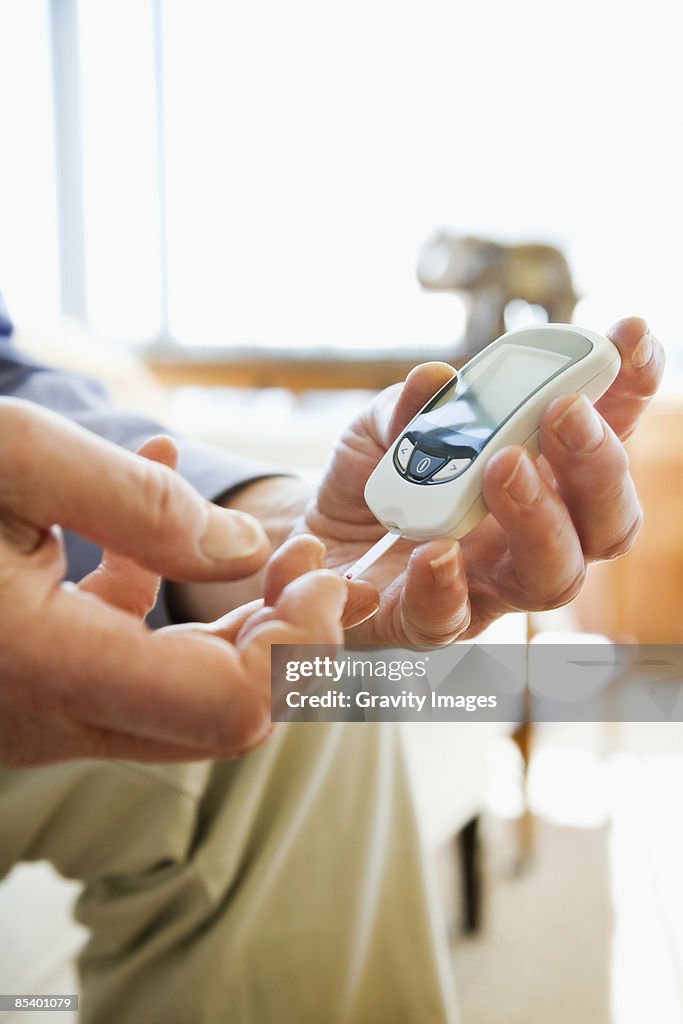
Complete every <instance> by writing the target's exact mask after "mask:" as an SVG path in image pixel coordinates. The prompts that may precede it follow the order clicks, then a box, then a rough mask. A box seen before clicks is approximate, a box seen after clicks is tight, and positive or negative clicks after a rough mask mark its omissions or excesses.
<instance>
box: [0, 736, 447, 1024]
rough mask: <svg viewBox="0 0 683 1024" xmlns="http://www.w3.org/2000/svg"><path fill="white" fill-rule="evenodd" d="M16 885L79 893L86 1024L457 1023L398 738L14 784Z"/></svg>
mask: <svg viewBox="0 0 683 1024" xmlns="http://www.w3.org/2000/svg"><path fill="white" fill-rule="evenodd" d="M0 822H1V823H2V824H1V829H2V831H1V832H0V876H2V875H3V874H5V873H6V872H7V871H9V869H10V868H11V867H12V865H13V864H14V863H15V862H16V861H19V860H34V859H47V860H49V861H51V862H52V863H53V864H54V865H55V867H56V868H57V869H58V871H60V872H61V873H62V874H63V875H65V876H66V877H68V878H76V879H81V880H82V881H83V882H84V889H83V894H82V896H81V898H80V899H79V901H78V904H77V909H76V914H77V917H78V920H79V921H81V922H82V923H83V924H84V925H86V926H87V928H89V929H90V932H91V938H90V941H89V942H88V944H87V946H86V948H85V950H84V953H83V955H82V957H81V960H80V971H81V978H82V999H81V1006H82V1018H81V1019H82V1020H83V1021H84V1022H87V1024H289V1022H292V1024H384V1022H387V1024H403V1022H405V1024H408V1022H410V1024H445V1022H452V1021H453V1020H454V1019H455V1011H454V1008H453V1007H454V1003H453V996H452V992H451V988H450V970H449V967H448V962H447V953H446V943H445V937H444V935H443V931H442V927H441V924H440V922H439V921H435V919H434V916H433V904H432V901H431V900H430V897H429V891H428V885H427V882H426V877H425V871H424V861H423V855H422V852H421V850H420V844H419V841H418V834H417V829H416V822H415V817H414V812H413V807H412V804H411V797H410V792H409V788H408V783H407V779H406V773H405V764H404V759H403V752H402V748H401V746H400V736H399V733H398V730H397V727H395V726H393V725H392V724H390V723H383V724H379V723H375V724H362V723H334V724H302V725H289V726H284V727H281V728H280V730H279V731H278V732H277V733H276V735H275V737H274V738H273V739H271V740H270V742H269V743H268V744H267V745H266V746H265V747H263V748H262V749H261V750H259V751H258V752H257V753H255V754H253V755H251V756H250V757H248V758H245V759H244V760H242V761H240V762H235V763H231V764H213V765H179V766H173V767H157V766H154V767H151V766H149V767H148V766H144V765H136V764H131V763H128V762H94V761H88V762H83V761H81V762H74V763H71V764H66V765H58V766H54V767H50V768H39V769H29V770H21V771H2V770H0Z"/></svg>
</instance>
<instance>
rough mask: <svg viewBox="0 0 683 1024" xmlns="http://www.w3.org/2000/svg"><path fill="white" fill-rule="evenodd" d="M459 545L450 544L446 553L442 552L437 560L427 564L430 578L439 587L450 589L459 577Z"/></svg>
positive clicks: (434, 559)
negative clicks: (430, 572) (430, 574)
mask: <svg viewBox="0 0 683 1024" xmlns="http://www.w3.org/2000/svg"><path fill="white" fill-rule="evenodd" d="M459 556H460V545H459V544H458V543H455V544H452V545H451V547H450V548H449V549H448V551H444V553H443V554H442V555H439V556H438V558H433V559H432V560H431V562H430V563H429V568H430V569H431V570H432V578H433V580H434V582H435V583H436V585H437V586H439V587H450V586H452V584H453V583H455V581H456V580H457V578H458V576H459V575H460V557H459Z"/></svg>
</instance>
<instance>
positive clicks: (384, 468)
mask: <svg viewBox="0 0 683 1024" xmlns="http://www.w3.org/2000/svg"><path fill="white" fill-rule="evenodd" d="M619 367H620V356H619V352H618V350H617V348H616V347H615V346H614V345H613V344H612V342H611V341H608V339H607V338H604V337H603V336H602V335H601V334H598V333H596V332H595V331H590V330H586V329H584V328H579V327H574V326H572V325H570V324H544V325H542V326H536V327H523V328H520V329H518V330H514V331H509V332H508V333H507V334H504V335H503V336H502V337H501V338H498V339H497V340H496V341H494V342H492V343H491V344H490V345H488V346H487V347H486V348H485V349H484V350H483V351H482V352H480V353H479V354H478V355H476V356H475V357H474V358H473V359H471V360H470V362H469V363H466V365H465V366H463V367H462V369H461V370H460V371H459V372H458V374H457V375H456V376H455V377H453V379H452V380H450V381H449V382H448V383H447V384H445V385H444V386H443V387H442V388H441V389H440V390H439V391H438V392H437V393H436V394H435V395H434V397H433V398H431V399H430V400H429V401H428V402H427V404H426V405H425V406H424V408H423V409H421V410H420V412H419V413H418V414H417V416H415V418H414V419H413V420H411V421H410V423H409V424H408V426H407V427H406V428H405V429H404V430H403V431H402V432H401V434H400V435H399V437H398V438H397V440H396V441H395V443H394V444H393V445H392V446H391V448H390V449H389V451H388V452H387V453H386V455H385V456H384V457H383V458H382V460H381V462H380V463H379V464H378V465H377V467H376V469H375V470H374V472H373V474H372V476H371V477H370V479H369V480H368V482H367V484H366V487H365V500H366V502H367V504H368V507H369V508H370V510H371V511H372V513H373V514H374V515H375V516H376V517H377V519H378V520H379V521H380V523H382V525H383V526H384V527H385V528H386V529H387V530H388V531H389V534H388V536H386V537H383V538H382V540H381V541H380V542H379V543H378V544H377V545H375V547H374V548H371V549H370V551H369V552H368V553H367V554H366V555H365V556H364V557H363V558H362V559H360V561H359V562H357V563H356V565H354V566H353V568H352V569H351V570H350V571H349V572H347V573H346V577H347V579H355V578H356V577H357V576H359V575H360V574H361V572H362V571H363V570H364V569H366V568H368V567H369V565H371V564H372V563H373V562H374V561H375V560H376V559H377V558H378V557H379V556H380V555H381V554H382V553H383V552H384V551H385V550H387V548H388V547H390V546H391V544H392V543H393V542H394V541H395V540H396V539H398V537H406V538H408V539H409V540H418V541H421V540H429V539H431V538H435V537H462V536H463V535H464V534H466V533H467V532H468V531H469V530H471V529H472V528H473V527H474V526H476V525H477V523H478V522H479V521H480V520H481V519H482V518H483V517H484V516H485V515H486V511H487V510H486V505H485V503H484V498H483V496H482V482H483V478H484V469H485V467H486V463H487V462H488V460H489V459H490V458H491V456H492V455H495V453H496V452H497V451H500V449H501V448H505V447H507V445H522V446H523V447H524V448H526V449H527V450H528V451H529V452H530V453H531V454H533V455H536V454H538V450H539V449H538V433H539V423H540V419H541V416H542V414H543V411H544V410H545V409H546V407H547V406H548V404H549V403H550V402H551V401H552V400H553V399H554V398H557V397H559V396H560V395H566V394H572V393H575V392H579V393H583V394H585V395H587V397H588V398H589V399H590V400H591V401H592V402H595V401H596V400H597V399H598V398H600V396H601V395H602V394H604V392H605V391H606V390H607V388H608V387H609V386H610V384H611V383H612V381H613V380H614V378H615V377H616V376H617V373H618V372H619Z"/></svg>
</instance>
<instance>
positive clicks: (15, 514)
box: [0, 400, 377, 766]
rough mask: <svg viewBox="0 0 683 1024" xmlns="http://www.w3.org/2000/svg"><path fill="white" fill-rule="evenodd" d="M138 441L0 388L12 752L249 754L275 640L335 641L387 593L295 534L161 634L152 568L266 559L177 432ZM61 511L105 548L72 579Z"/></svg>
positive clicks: (159, 756) (0, 521) (258, 731)
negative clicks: (225, 592)
mask: <svg viewBox="0 0 683 1024" xmlns="http://www.w3.org/2000/svg"><path fill="white" fill-rule="evenodd" d="M141 451H142V453H143V454H144V455H145V456H146V457H147V459H142V458H139V457H138V456H135V455H131V454H129V453H127V452H124V451H122V450H121V449H119V448H116V447H115V446H113V445H110V444H107V443H106V442H103V441H101V440H99V439H98V438H96V437H94V436H93V435H92V434H89V433H87V432H86V431H84V430H81V429H80V428H78V427H75V426H73V425H72V424H70V423H68V422H67V421H66V420H63V419H62V418H61V417H58V416H55V415H53V414H51V413H47V412H45V411H44V410H40V409H37V408H35V407H34V406H32V405H29V404H27V403H23V402H18V401H12V400H1V401H0V763H1V764H4V765H7V766H18V765H36V764H45V763H49V762H53V761H61V760H65V759H69V758H75V757H116V758H132V759H135V760H139V761H157V762H159V761H179V760H190V759H201V758H221V759H225V758H231V757H237V756H240V755H241V754H243V753H245V752H246V751H248V750H250V749H252V748H253V747H255V746H257V745H258V744H259V743H261V742H262V741H263V740H264V739H265V738H266V737H267V736H268V734H269V733H270V731H271V729H272V726H271V722H270V646H271V644H272V643H314V642H315V643H339V642H341V639H342V625H341V619H342V614H344V615H345V617H346V619H347V620H348V621H351V622H358V621H360V620H361V619H362V618H364V617H365V615H367V614H372V612H373V611H374V609H375V607H376V603H377V602H376V595H375V594H374V592H373V591H372V588H370V587H369V586H368V584H363V586H362V587H357V586H354V587H353V588H348V587H347V585H346V584H345V583H344V581H343V580H341V579H340V578H339V577H338V576H336V575H335V574H334V573H331V572H329V571H326V570H322V566H323V565H324V561H325V549H324V547H323V545H322V544H321V542H320V541H319V540H317V539H316V538H313V537H299V538H296V539H295V540H293V541H290V542H289V543H288V544H285V545H284V546H283V547H282V548H281V549H280V550H279V551H278V553H277V555H276V556H274V558H273V559H272V560H271V562H270V563H269V565H268V567H267V570H266V590H265V598H264V600H263V601H256V602H254V603H253V604H251V605H250V606H248V607H246V608H240V609H237V610H236V611H235V612H233V613H231V614H230V615H228V616H226V617H225V618H223V619H221V620H220V621H218V622H216V623H213V624H212V625H210V626H196V627H193V626H183V627H171V628H169V629H165V630H159V631H158V632H157V633H152V632H151V631H150V630H149V629H148V628H147V627H146V626H145V625H144V624H143V623H142V622H141V621H140V619H141V618H142V617H144V615H146V614H147V612H148V611H149V610H150V608H151V607H152V606H153V604H154V602H155V599H156V594H157V589H158V583H159V577H158V575H157V573H163V574H164V575H165V576H167V577H169V578H171V579H180V580H204V581H218V580H229V579H234V578H236V577H239V576H243V575H246V574H248V573H253V572H254V571H255V570H256V569H258V568H259V567H260V566H261V565H262V564H263V563H264V561H265V559H266V557H267V553H268V545H267V541H266V537H265V534H264V532H263V530H262V528H261V527H260V525H259V524H258V523H257V522H256V521H255V520H253V519H251V517H249V516H248V515H244V514H242V513H240V512H234V511H224V510H222V509H219V508H217V507H216V506H214V505H211V504H210V503H209V502H206V501H204V499H202V498H201V497H200V496H199V495H198V494H197V493H196V492H195V491H194V490H193V489H192V488H191V487H190V486H189V484H187V483H186V482H185V481H183V480H182V479H181V478H180V477H178V476H176V474H175V473H173V472H172V471H171V469H170V468H167V467H168V466H172V465H175V460H176V451H175V447H174V445H173V443H172V442H171V441H169V439H168V438H155V439H152V440H151V441H149V442H147V444H146V445H144V446H143V449H142V450H141ZM149 460H154V461H149ZM155 462H157V463H159V462H161V463H165V464H166V465H156V464H155ZM53 523H59V524H60V525H62V526H64V527H67V528H69V529H72V530H75V531H76V532H78V533H80V534H81V535H83V536H85V537H88V538H90V539H91V540H93V541H95V542H97V543H99V544H101V545H102V546H104V548H105V554H104V557H103V560H102V564H101V565H100V567H99V568H98V569H97V570H96V571H95V572H94V573H92V574H91V575H90V576H88V577H87V578H86V579H85V580H83V581H82V582H81V583H80V584H79V585H77V586H75V587H74V586H71V585H68V584H62V579H63V576H64V569H65V563H64V554H63V550H62V544H61V539H60V535H59V532H58V531H57V530H56V529H55V528H53V526H52V524H53ZM347 597H348V600H347Z"/></svg>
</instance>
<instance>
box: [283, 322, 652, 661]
mask: <svg viewBox="0 0 683 1024" xmlns="http://www.w3.org/2000/svg"><path fill="white" fill-rule="evenodd" d="M608 335H609V337H610V338H611V339H612V341H613V342H614V344H615V345H616V346H617V347H618V348H619V350H620V352H621V357H622V366H621V370H620V372H619V375H618V377H617V379H616V380H615V381H614V383H613V384H612V386H611V388H610V389H609V391H608V392H607V393H606V394H605V395H604V396H603V398H602V399H601V400H600V401H599V402H598V404H597V406H596V409H593V407H592V406H591V405H590V403H589V402H588V400H587V399H585V398H579V397H578V396H576V395H570V396H567V397H564V398H560V399H557V400H556V401H554V402H553V403H552V404H551V405H550V406H549V408H548V409H547V410H546V412H545V414H544V417H543V420H542V424H541V450H542V452H543V457H542V458H541V460H540V461H539V462H538V463H537V464H535V463H534V461H533V460H532V459H531V458H530V457H529V456H528V455H527V454H526V452H524V451H523V449H521V448H517V447H510V448H506V449H504V450H503V451H501V452H499V453H498V454H497V455H496V456H495V457H493V458H492V459H491V461H490V462H489V464H488V466H487V468H486V474H485V484H484V496H485V499H486V503H487V506H488V508H489V510H490V514H489V515H488V516H487V517H486V518H485V519H484V520H483V521H482V522H481V523H480V524H479V526H477V527H476V528H475V529H474V530H472V531H471V532H470V533H469V534H468V535H467V536H466V537H464V538H463V540H462V541H461V543H460V544H458V542H457V541H452V540H446V539H444V540H435V541H430V542H428V543H421V544H416V543H412V542H409V541H399V543H398V544H396V545H395V547H394V548H392V549H391V551H390V552H389V553H388V554H387V555H385V556H384V557H383V558H382V559H381V560H380V561H379V562H378V563H377V564H376V565H375V566H373V568H372V569H371V570H369V571H368V573H367V579H368V580H369V581H370V582H371V583H372V584H373V585H374V586H375V587H376V588H377V589H378V590H379V591H380V593H381V595H382V603H381V606H380V610H379V612H378V613H377V615H375V616H374V617H373V618H372V619H371V620H368V621H367V622H366V623H364V624H363V625H362V626H360V627H358V628H357V629H355V630H354V631H353V639H354V640H355V641H357V642H361V643H380V644H387V645H391V646H394V645H397V646H400V645H420V646H432V645H441V644H446V643H449V642H451V641H453V640H455V639H456V638H460V639H466V638H469V637H473V636H475V635H476V634H478V633H479V632H480V631H481V630H482V629H483V628H484V627H485V626H487V625H488V624H489V623H490V622H492V621H493V620H494V619H495V618H497V617H498V616H500V615H501V614H503V613H504V612H507V611H512V610H541V609H546V608H554V607H558V606H560V605H562V604H565V603H566V602H568V601H570V600H571V599H572V598H573V597H574V596H575V595H576V594H577V593H578V591H579V589H580V587H581V584H582V582H583V579H584V575H585V572H586V565H587V563H588V562H591V561H595V560H599V559H606V558H613V557H615V556H616V555H619V554H621V553H622V552H624V551H626V550H627V549H628V548H629V547H630V546H631V544H632V543H633V541H634V539H635V537H636V534H637V532H638V528H639V525H640V521H641V512H640V507H639V504H638V500H637V496H636V493H635V490H634V487H633V483H632V481H631V478H630V476H629V472H628V458H627V456H626V453H625V451H624V449H623V446H622V444H621V440H623V439H624V438H626V437H628V435H629V434H630V433H631V432H632V431H633V430H634V429H635V426H636V424H637V422H638V419H639V418H640V416H641V415H642V413H643V412H644V410H645V408H646V407H647V404H648V402H649V400H650V398H651V397H652V395H653V394H654V393H655V391H656V390H657V387H658V385H659V382H660V379H661V375H662V371H663V367H664V353H663V350H662V348H661V346H660V345H659V343H658V342H657V341H656V339H654V338H653V336H652V335H651V333H650V332H649V330H648V329H647V325H646V324H645V323H644V321H643V320H641V319H639V318H637V317H632V318H629V319H626V320H621V321H619V322H618V323H617V324H615V325H614V326H613V327H612V328H611V329H610V331H609V332H608ZM453 373H454V370H453V369H452V367H450V366H447V365H446V364H443V363H427V364H425V365H423V366H419V367H417V368H416V369H415V370H413V372H412V373H411V374H410V375H409V377H408V379H407V381H406V382H405V384H403V385H396V386H394V387H392V388H389V389H387V390H386V391H384V392H382V394H380V395H379V396H378V397H377V399H376V400H375V401H374V402H373V403H372V404H371V405H370V406H369V408H368V409H367V410H366V411H365V412H364V413H363V414H362V415H361V416H360V417H359V418H358V419H357V420H356V421H355V422H354V423H352V424H351V426H350V427H349V428H347V430H346V431H345V432H344V434H343V435H342V437H341V439H340V441H339V442H338V444H337V446H336V449H335V452H334V454H333V456H332V459H331V461H330V463H329V465H328V468H327V470H326V472H325V475H324V478H323V482H322V484H321V486H320V488H319V490H318V492H317V494H316V496H315V498H314V499H313V500H312V501H311V502H310V503H309V505H308V508H307V509H306V512H305V515H304V517H303V520H302V524H301V528H303V529H307V530H310V531H311V532H312V533H314V534H316V535H317V536H319V537H320V538H321V539H322V540H323V541H324V543H325V544H326V546H327V548H328V551H329V563H328V564H329V565H330V566H332V567H334V568H337V569H338V570H341V571H344V570H345V569H346V568H347V567H348V566H350V565H352V564H353V562H354V561H356V559H357V558H358V557H359V556H360V555H361V554H363V553H364V552H365V551H366V550H367V549H368V547H369V546H370V545H371V544H373V543H374V542H375V541H376V540H377V539H378V537H380V536H381V535H382V533H383V530H382V528H381V527H380V526H379V525H378V524H377V522H376V521H375V519H374V517H373V515H372V513H371V512H370V511H369V510H368V508H367V506H366V505H365V502H364V500H363V490H364V487H365V483H366V481H367V479H368V477H369V475H370V474H371V473H372V471H373V470H374V468H375V466H376V465H377V463H378V462H379V460H380V458H381V457H382V456H383V455H384V453H385V452H386V450H387V449H388V447H389V446H390V445H391V444H392V443H393V442H394V441H395V439H396V438H397V437H398V435H399V434H400V433H401V431H402V430H403V428H404V427H405V425H406V424H407V423H408V422H409V421H410V419H412V417H413V416H414V415H415V414H416V413H417V412H418V411H419V409H420V408H421V407H422V406H423V405H424V404H425V402H426V401H427V400H428V398H429V397H430V396H431V395H433V394H434V393H435V392H436V391H437V390H438V388H440V387H441V386H442V385H443V384H444V383H445V382H446V381H447V380H449V379H450V378H451V377H452V376H453Z"/></svg>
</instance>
